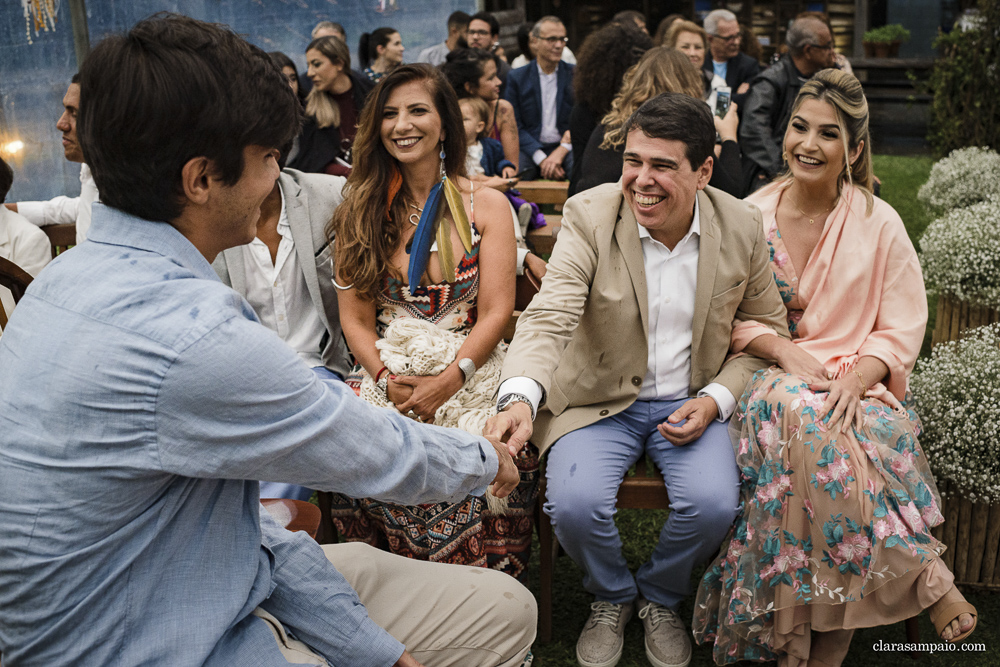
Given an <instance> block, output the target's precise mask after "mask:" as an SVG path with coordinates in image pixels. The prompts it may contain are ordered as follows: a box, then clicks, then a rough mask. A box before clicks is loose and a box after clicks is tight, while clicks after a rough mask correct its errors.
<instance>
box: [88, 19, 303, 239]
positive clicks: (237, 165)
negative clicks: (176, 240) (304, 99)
mask: <svg viewBox="0 0 1000 667" xmlns="http://www.w3.org/2000/svg"><path fill="white" fill-rule="evenodd" d="M299 114H300V111H299V103H298V101H297V100H296V99H295V95H294V94H293V93H292V89H291V87H290V86H289V85H288V81H287V80H286V79H285V75H284V74H282V73H281V70H280V69H278V68H277V67H276V66H275V65H274V63H273V62H271V59H270V58H269V57H268V55H267V54H266V53H264V52H263V51H262V50H260V49H259V48H257V47H256V46H253V45H251V44H250V43H248V42H247V41H245V40H244V39H243V38H241V37H240V36H239V35H237V34H236V33H234V32H233V31H232V30H230V29H229V28H228V27H226V26H220V25H215V24H211V23H204V22H202V21H197V20H195V19H192V18H189V17H187V16H181V15H179V14H168V13H160V14H156V15H154V16H152V17H150V18H148V19H145V20H143V21H140V22H139V23H137V24H136V25H135V27H133V28H132V29H131V30H130V31H129V32H128V33H127V34H118V35H113V36H111V37H107V38H105V39H104V40H102V41H101V43H100V44H98V45H97V46H96V47H95V48H94V50H93V51H92V52H91V53H90V55H88V56H87V59H86V60H85V61H84V63H83V67H82V68H81V69H80V113H79V120H78V123H77V127H78V134H79V139H80V146H81V148H82V149H83V154H84V156H85V157H86V160H87V164H88V165H90V168H91V170H92V171H93V174H94V181H95V182H96V183H97V187H98V189H99V190H100V191H101V201H103V202H104V203H105V204H107V205H108V206H113V207H114V208H117V209H119V210H121V211H124V212H125V213H129V214H131V215H134V216H138V217H140V218H145V219H146V220H156V221H170V220H174V219H176V218H177V217H178V216H180V215H181V213H182V212H183V210H184V203H183V202H184V200H183V189H182V185H181V170H182V169H183V167H184V165H185V164H186V163H187V162H188V161H189V160H191V159H192V158H195V157H199V156H204V157H206V158H208V159H209V160H211V162H212V164H213V165H214V167H215V169H216V171H217V173H218V174H219V177H220V178H221V180H222V182H223V183H224V184H226V185H233V184H235V183H236V182H237V181H238V180H239V179H240V177H241V176H242V175H243V168H244V164H243V149H244V148H246V147H247V146H265V147H273V148H278V147H279V146H283V145H285V144H286V143H288V142H289V141H290V140H291V139H292V137H294V136H295V135H296V134H297V133H298V130H299V123H300V116H299Z"/></svg>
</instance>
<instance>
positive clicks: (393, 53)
mask: <svg viewBox="0 0 1000 667" xmlns="http://www.w3.org/2000/svg"><path fill="white" fill-rule="evenodd" d="M405 50H406V48H405V47H404V46H403V39H402V38H401V37H400V36H399V31H397V30H396V29H395V28H378V29H377V30H374V31H373V32H371V33H367V32H366V33H364V34H362V35H361V39H360V41H359V42H358V57H359V58H361V63H360V67H361V72H362V73H363V74H364V75H365V76H367V77H368V80H369V81H371V82H372V83H373V84H376V83H378V82H379V81H380V80H381V79H382V77H383V76H385V75H386V74H388V73H389V72H391V71H392V70H394V69H395V68H397V67H399V66H400V65H402V64H403V52H404V51H405Z"/></svg>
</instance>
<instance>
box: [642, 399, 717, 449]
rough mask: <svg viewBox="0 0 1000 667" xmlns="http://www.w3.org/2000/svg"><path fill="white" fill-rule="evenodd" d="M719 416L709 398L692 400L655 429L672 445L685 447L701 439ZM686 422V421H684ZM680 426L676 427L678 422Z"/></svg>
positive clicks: (712, 400) (713, 402)
mask: <svg viewBox="0 0 1000 667" xmlns="http://www.w3.org/2000/svg"><path fill="white" fill-rule="evenodd" d="M718 416H719V406H718V405H716V404H715V399H714V398H712V397H710V396H704V397H702V398H692V399H691V400H690V401H688V402H687V403H685V404H684V405H682V406H681V407H679V408H677V409H676V410H674V412H673V414H672V415H670V416H669V417H667V421H665V422H663V423H662V424H660V425H659V426H657V427H656V430H658V431H659V432H660V435H662V436H663V437H664V439H665V440H666V441H667V442H669V443H670V444H672V445H677V446H680V445H687V444H689V443H692V442H694V441H695V440H697V439H698V438H700V437H701V434H702V433H704V432H705V429H706V428H708V425H709V424H711V423H712V420H713V419H715V418H716V417H718ZM685 420H686V421H685ZM682 421H683V422H684V423H683V424H681V425H680V426H676V424H679V423H680V422H682Z"/></svg>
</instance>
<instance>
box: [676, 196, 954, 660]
mask: <svg viewBox="0 0 1000 667" xmlns="http://www.w3.org/2000/svg"><path fill="white" fill-rule="evenodd" d="M855 204H857V202H855ZM882 205H883V206H884V204H882ZM761 208H762V210H764V208H765V207H764V206H762V207H761ZM775 208H776V206H775ZM855 217H856V216H855ZM764 218H765V222H764V225H765V231H766V236H767V240H768V245H769V247H770V252H771V268H772V270H773V272H774V276H775V280H776V281H777V285H778V287H779V291H780V292H781V295H782V298H783V300H784V302H785V306H786V307H787V309H788V325H789V329H790V331H791V334H792V340H799V339H800V336H801V331H800V327H801V322H802V320H803V315H804V313H805V312H806V311H807V309H808V308H809V306H810V303H809V302H807V301H806V300H805V299H804V298H803V295H802V294H801V293H800V291H799V289H798V288H799V277H798V276H797V275H796V274H795V269H794V267H793V266H792V263H791V261H789V259H788V253H787V251H786V250H785V247H784V244H783V242H782V239H781V234H780V232H779V231H778V227H777V224H776V223H775V222H774V219H773V217H772V218H770V219H768V215H767V212H765V213H764ZM850 218H851V215H850V214H849V213H848V214H847V216H846V219H845V220H842V221H840V222H841V223H843V227H842V228H841V229H840V230H833V232H832V233H833V234H834V237H836V236H837V235H839V233H840V232H841V231H844V230H845V229H846V231H848V232H849V231H850V229H851V227H852V225H853V224H854V223H853V222H851V220H850ZM829 242H830V243H837V241H836V240H835V238H834V240H830V241H829ZM821 243H824V241H823V240H821ZM911 250H912V246H911ZM814 259H815V258H814V257H811V258H810V262H813V261H814ZM855 261H864V258H860V259H859V258H855ZM808 270H809V269H808V268H807V269H806V270H804V271H803V275H805V274H806V273H807V271H808ZM833 273H836V272H835V271H834V272H833ZM920 287H921V289H922V284H921V286H920ZM921 298H922V296H921ZM834 319H836V318H834ZM810 333H811V335H813V336H816V335H821V334H819V333H818V332H815V331H813V332H810ZM918 347H919V346H918ZM827 367H828V368H830V366H829V365H828V366H827ZM887 394H888V392H886V393H885V394H883V396H885V397H886V399H887V400H888V401H889V402H890V403H896V406H895V408H893V407H890V405H889V404H887V403H886V402H883V401H882V400H879V399H878V398H874V397H871V396H868V397H866V398H865V400H864V401H863V403H862V405H863V408H864V412H865V419H864V423H863V425H862V426H861V428H856V427H851V428H849V429H848V430H847V432H846V433H843V434H841V433H840V426H841V424H840V422H838V423H836V424H830V423H828V422H825V421H824V420H823V419H822V418H821V417H822V416H821V415H819V410H820V407H821V406H822V404H823V402H824V400H825V399H826V398H827V394H826V393H825V392H820V393H814V392H813V391H811V390H810V389H809V387H808V385H807V384H806V383H805V382H804V381H803V380H801V379H800V378H799V377H798V376H794V375H790V374H788V373H785V372H784V371H782V370H781V369H780V368H776V367H772V368H770V369H768V370H762V371H759V372H758V373H757V374H756V375H755V376H754V378H753V380H752V381H751V382H750V384H749V385H748V387H747V389H746V391H745V392H744V394H743V397H742V398H741V400H740V404H739V408H738V410H737V415H736V416H734V418H733V422H732V424H731V427H730V428H731V430H732V432H733V434H734V441H735V440H736V438H738V446H737V452H736V463H737V465H738V466H739V469H740V472H741V478H742V487H741V505H742V512H741V514H740V516H739V517H738V519H737V521H736V523H735V525H734V527H733V529H732V532H731V533H730V535H729V537H728V538H727V539H726V540H725V541H724V542H723V548H722V551H721V553H720V554H719V556H718V557H717V558H716V559H715V561H714V562H713V563H712V564H711V565H710V566H709V568H708V570H707V571H706V573H705V576H704V577H703V579H702V581H701V584H700V586H699V589H698V596H697V602H696V605H695V612H694V621H693V628H692V629H693V631H694V634H695V637H696V639H697V640H698V641H699V642H714V658H715V662H716V663H717V664H720V665H722V664H727V663H734V662H737V661H740V660H774V659H776V658H778V657H779V656H781V655H782V654H786V653H787V654H789V655H791V654H793V653H798V654H799V655H798V656H796V657H799V658H806V657H808V650H809V631H810V629H812V630H819V631H832V630H838V629H848V628H856V627H870V626H874V625H881V624H883V623H888V622H892V621H893V620H902V619H905V618H908V617H910V616H911V615H913V614H915V613H918V612H919V611H920V610H921V609H923V608H925V607H926V606H929V604H930V603H932V602H933V601H935V600H936V599H937V597H936V596H940V595H941V594H943V593H944V592H945V591H947V589H948V588H950V584H951V578H950V577H951V575H950V573H948V572H947V570H946V569H945V568H944V567H943V566H942V565H941V563H940V560H939V559H937V558H936V557H937V556H938V555H940V553H941V552H942V551H943V550H944V547H943V545H942V544H941V543H940V542H938V541H937V540H936V539H934V538H933V537H932V536H931V533H930V529H931V528H932V527H933V526H936V525H938V524H940V523H941V522H942V521H943V517H942V515H941V512H940V509H939V508H940V504H939V498H938V495H937V489H936V486H935V484H934V479H933V477H932V475H931V473H930V470H929V468H928V465H927V460H926V457H925V456H924V453H923V452H922V451H921V449H920V446H919V444H918V443H917V437H918V436H919V434H920V424H919V421H918V419H917V416H916V414H915V413H914V412H913V411H912V410H911V409H909V408H908V407H906V404H907V403H908V401H905V400H904V401H903V402H902V404H899V403H898V402H896V401H894V400H893V399H892V398H891V394H888V395H887ZM907 398H908V397H907ZM925 570H926V572H925ZM928 581H932V583H931V584H930V585H928ZM915 583H916V586H915V585H914V584H915ZM883 587H884V588H883ZM928 588H933V589H934V590H932V591H927V589H928ZM918 589H919V590H918ZM914 590H916V592H914ZM873 593H875V595H873ZM918 598H919V600H918ZM887 602H890V604H889V605H888V606H889V607H890V608H889V609H887V608H886V606H887V604H886V603H887ZM892 607H895V608H892ZM803 635H804V636H803ZM802 653H805V654H806V655H804V656H803V655H801V654H802Z"/></svg>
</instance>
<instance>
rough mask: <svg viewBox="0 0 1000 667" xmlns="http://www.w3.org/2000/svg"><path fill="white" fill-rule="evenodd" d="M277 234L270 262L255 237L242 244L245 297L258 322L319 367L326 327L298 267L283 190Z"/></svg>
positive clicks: (269, 251) (265, 246) (262, 244)
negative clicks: (272, 259) (276, 248)
mask: <svg viewBox="0 0 1000 667" xmlns="http://www.w3.org/2000/svg"><path fill="white" fill-rule="evenodd" d="M279 188H280V184H279ZM278 235H279V236H281V241H280V242H279V243H278V254H277V255H276V257H275V261H274V262H272V261H271V250H270V248H268V247H267V244H266V243H264V242H263V241H261V240H260V239H258V238H255V239H254V240H253V241H251V242H250V243H248V244H247V245H245V246H243V262H244V266H245V267H246V272H247V273H246V276H245V278H246V286H247V293H246V300H247V301H248V302H249V303H250V305H251V306H253V309H254V310H255V311H256V312H257V317H259V318H260V322H261V324H263V325H264V326H266V327H267V328H268V329H271V330H272V331H274V332H276V333H277V334H278V336H279V337H280V338H281V339H282V340H283V341H285V342H286V343H288V345H289V346H291V348H292V349H293V350H295V352H296V353H298V355H299V357H300V358H301V359H302V360H303V361H304V362H306V363H307V364H309V367H310V368H312V367H315V366H322V365H323V358H322V356H321V354H320V352H321V350H320V342H321V341H322V340H323V334H324V333H326V326H325V325H324V324H323V320H322V319H321V318H320V316H319V313H318V312H317V311H316V305H315V304H314V303H313V301H312V298H311V297H310V296H309V288H308V287H307V286H306V278H305V275H304V274H303V273H302V270H301V269H300V268H299V261H298V256H297V255H296V253H295V244H294V242H293V241H292V230H291V228H290V227H289V226H288V216H287V214H286V212H285V196H284V193H283V192H282V196H281V214H280V216H279V218H278Z"/></svg>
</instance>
